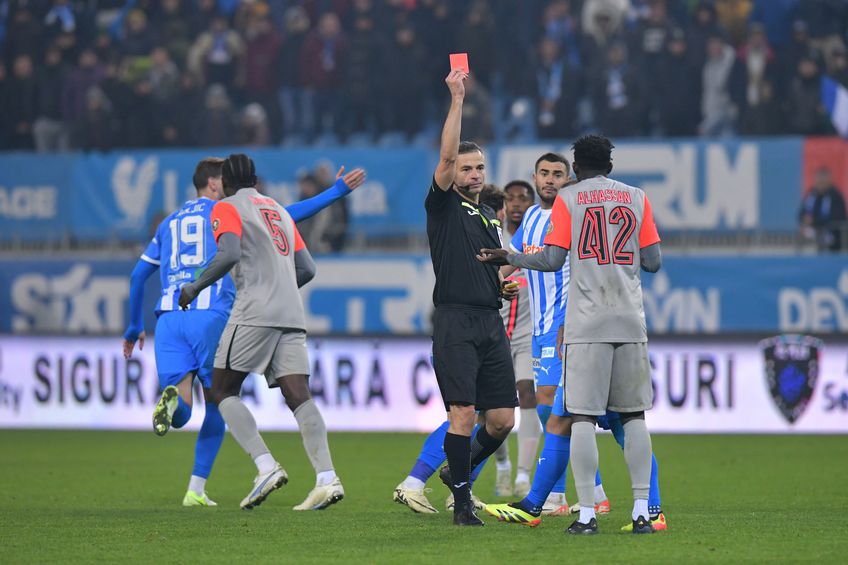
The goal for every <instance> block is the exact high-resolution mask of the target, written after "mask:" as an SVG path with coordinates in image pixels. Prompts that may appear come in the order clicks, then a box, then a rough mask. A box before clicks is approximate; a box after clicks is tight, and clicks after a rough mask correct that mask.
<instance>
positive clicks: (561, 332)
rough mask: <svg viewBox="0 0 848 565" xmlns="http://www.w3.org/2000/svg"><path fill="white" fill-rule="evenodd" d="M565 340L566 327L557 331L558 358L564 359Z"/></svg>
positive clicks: (561, 327)
mask: <svg viewBox="0 0 848 565" xmlns="http://www.w3.org/2000/svg"><path fill="white" fill-rule="evenodd" d="M564 339H565V326H560V327H559V329H558V330H557V340H556V354H557V357H558V358H560V359H562V342H563V340H564Z"/></svg>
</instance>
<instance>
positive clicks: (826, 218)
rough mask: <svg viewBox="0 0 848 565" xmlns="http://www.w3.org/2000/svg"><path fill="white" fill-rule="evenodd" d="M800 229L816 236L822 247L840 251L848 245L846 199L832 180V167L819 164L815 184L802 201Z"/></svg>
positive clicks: (827, 249) (807, 234)
mask: <svg viewBox="0 0 848 565" xmlns="http://www.w3.org/2000/svg"><path fill="white" fill-rule="evenodd" d="M800 219H801V231H802V233H803V235H805V236H806V237H808V238H809V239H815V241H816V244H817V245H818V248H819V250H821V251H839V250H841V249H843V248H844V247H846V246H848V239H846V235H848V224H846V214H845V199H844V198H843V196H842V193H841V192H840V191H839V189H838V188H836V186H834V184H833V179H832V177H831V174H830V170H829V169H827V168H826V167H821V168H819V169H818V170H817V171H816V173H815V179H814V183H813V186H812V187H811V188H810V190H809V191H808V193H807V196H806V197H805V198H804V201H803V202H802V203H801V213H800Z"/></svg>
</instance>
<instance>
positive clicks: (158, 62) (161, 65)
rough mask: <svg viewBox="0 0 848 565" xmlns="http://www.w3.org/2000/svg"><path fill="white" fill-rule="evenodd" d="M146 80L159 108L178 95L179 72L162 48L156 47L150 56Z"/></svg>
mask: <svg viewBox="0 0 848 565" xmlns="http://www.w3.org/2000/svg"><path fill="white" fill-rule="evenodd" d="M147 80H148V82H149V83H150V91H151V95H152V97H153V100H154V101H155V102H156V103H157V104H159V105H160V107H161V106H164V105H167V104H170V103H171V102H173V101H174V99H175V98H176V97H177V96H178V95H179V92H180V70H179V69H178V68H177V65H176V64H175V63H174V62H173V61H172V60H171V56H170V55H169V54H168V51H167V50H165V48H164V47H157V48H156V49H154V50H153V52H152V53H151V54H150V70H149V71H148V73H147Z"/></svg>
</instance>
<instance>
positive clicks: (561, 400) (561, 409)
mask: <svg viewBox="0 0 848 565" xmlns="http://www.w3.org/2000/svg"><path fill="white" fill-rule="evenodd" d="M551 414H553V415H554V416H560V417H566V416H568V417H571V412H569V411H568V410H566V409H565V387H564V386H563V385H562V383H560V384H559V385H557V389H556V394H555V395H554V406H553V408H552V409H551Z"/></svg>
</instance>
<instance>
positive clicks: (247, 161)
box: [221, 153, 256, 190]
mask: <svg viewBox="0 0 848 565" xmlns="http://www.w3.org/2000/svg"><path fill="white" fill-rule="evenodd" d="M221 181H222V182H223V184H224V187H225V188H231V189H235V190H238V189H239V188H249V187H253V186H256V165H254V164H253V159H251V158H250V157H248V156H247V155H245V154H244V153H233V154H232V155H230V156H229V157H227V158H226V159H225V160H224V164H223V166H222V168H221Z"/></svg>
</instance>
